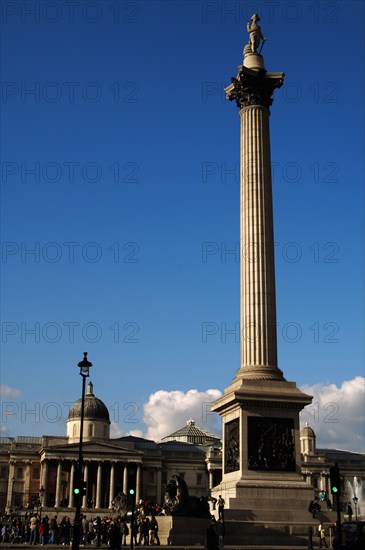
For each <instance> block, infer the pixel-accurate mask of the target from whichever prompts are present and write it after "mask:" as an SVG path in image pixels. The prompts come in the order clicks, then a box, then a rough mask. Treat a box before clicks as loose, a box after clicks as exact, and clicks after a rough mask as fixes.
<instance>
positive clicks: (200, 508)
mask: <svg viewBox="0 0 365 550" xmlns="http://www.w3.org/2000/svg"><path fill="white" fill-rule="evenodd" d="M163 510H164V513H165V514H166V515H171V516H194V517H200V518H202V517H210V512H209V504H208V500H207V498H206V497H195V496H190V495H189V490H188V486H187V485H186V483H185V480H184V479H183V478H182V477H180V476H178V475H173V476H172V477H171V478H170V479H169V481H168V482H167V484H166V488H165V495H164V504H163Z"/></svg>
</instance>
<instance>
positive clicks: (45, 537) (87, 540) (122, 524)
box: [0, 513, 160, 550]
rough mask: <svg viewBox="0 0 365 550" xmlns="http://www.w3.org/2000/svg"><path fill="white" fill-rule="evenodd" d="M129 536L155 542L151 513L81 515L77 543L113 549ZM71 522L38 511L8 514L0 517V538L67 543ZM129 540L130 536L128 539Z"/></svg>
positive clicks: (145, 542)
mask: <svg viewBox="0 0 365 550" xmlns="http://www.w3.org/2000/svg"><path fill="white" fill-rule="evenodd" d="M129 535H130V536H131V537H133V542H134V544H135V545H137V546H138V545H141V546H149V545H159V544H160V539H159V536H158V522H157V520H156V517H155V516H154V515H152V516H151V518H149V517H148V516H139V517H138V518H137V519H135V520H134V521H132V522H129V523H127V521H125V520H123V519H121V518H117V519H115V518H113V517H104V518H101V517H100V516H97V517H95V518H93V517H87V516H85V515H84V516H83V517H82V521H81V529H80V544H81V545H84V546H85V545H94V546H96V547H100V546H101V545H108V546H109V548H110V549H111V550H113V549H114V550H117V549H118V548H120V547H121V546H126V545H127V537H128V536H129ZM72 536H73V524H72V522H71V521H70V518H69V517H68V516H64V517H63V518H62V519H61V520H60V519H59V518H58V516H53V517H51V518H49V517H48V515H46V514H45V515H43V517H42V518H41V517H40V516H39V514H38V513H34V514H29V515H28V514H27V515H26V516H25V517H21V516H15V515H14V516H8V517H3V518H1V519H0V541H1V542H5V543H6V542H9V543H26V544H29V545H37V544H40V545H46V544H59V545H63V546H67V545H69V544H70V542H71V541H72ZM129 540H130V539H129Z"/></svg>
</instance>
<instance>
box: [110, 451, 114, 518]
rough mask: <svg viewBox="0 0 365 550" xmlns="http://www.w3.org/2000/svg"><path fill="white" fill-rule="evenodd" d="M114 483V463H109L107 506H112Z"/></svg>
mask: <svg viewBox="0 0 365 550" xmlns="http://www.w3.org/2000/svg"><path fill="white" fill-rule="evenodd" d="M114 485H115V464H114V462H112V463H111V464H110V485H109V508H112V507H113V500H114Z"/></svg>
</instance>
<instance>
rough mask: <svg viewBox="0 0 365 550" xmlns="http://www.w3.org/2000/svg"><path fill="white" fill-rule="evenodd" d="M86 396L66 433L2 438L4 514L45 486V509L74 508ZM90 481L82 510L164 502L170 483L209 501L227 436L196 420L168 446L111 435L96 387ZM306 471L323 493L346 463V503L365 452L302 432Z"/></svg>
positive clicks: (87, 443)
mask: <svg viewBox="0 0 365 550" xmlns="http://www.w3.org/2000/svg"><path fill="white" fill-rule="evenodd" d="M80 418H81V399H79V400H78V401H76V403H75V404H74V405H73V407H72V408H71V409H70V412H69V415H68V420H67V429H66V436H65V437H62V436H43V437H21V436H18V437H16V438H9V437H2V438H0V510H1V511H4V510H7V511H10V510H14V509H18V508H19V509H21V508H29V507H33V506H34V504H35V503H38V502H39V491H40V488H41V487H42V488H43V489H44V496H43V503H42V504H43V507H44V509H47V510H49V511H51V509H53V510H54V511H55V512H60V513H62V512H64V513H65V515H66V514H67V509H69V510H70V511H71V509H73V508H74V502H73V496H72V486H73V478H74V475H75V470H76V464H77V459H78V450H79V446H78V442H79V437H80ZM83 441H84V443H83V457H84V480H85V481H86V482H87V494H86V495H85V496H84V497H83V503H82V508H83V510H84V511H88V512H89V513H90V512H92V513H96V512H97V513H103V512H104V513H105V512H107V510H108V509H110V508H111V505H112V501H113V499H114V497H115V496H116V495H117V494H118V493H119V492H124V493H125V494H127V493H128V490H129V489H130V488H134V489H135V491H136V500H137V501H138V500H139V499H140V498H143V500H145V501H146V500H150V501H152V502H157V503H161V502H162V500H163V492H164V487H165V485H166V483H167V481H168V480H169V478H170V477H171V476H172V475H174V474H178V475H180V476H181V477H183V478H184V479H185V481H186V483H187V485H188V487H189V492H190V494H191V495H196V496H209V494H210V489H211V488H213V487H214V486H216V485H218V484H219V483H220V481H221V479H222V450H221V441H220V439H219V438H218V437H217V436H215V435H212V434H210V433H208V432H207V431H205V430H204V429H202V428H199V427H197V426H196V425H195V422H194V421H193V420H188V421H187V424H186V426H184V427H183V428H181V429H180V430H178V431H176V432H174V433H173V434H170V435H167V436H166V437H164V438H163V439H162V440H161V441H160V442H154V441H150V440H147V439H143V438H139V437H134V436H125V437H120V438H116V439H111V438H110V418H109V412H108V409H107V407H106V406H105V404H104V403H103V402H102V401H101V400H100V399H98V398H97V397H95V395H94V393H93V385H92V384H91V383H89V385H88V388H87V393H86V395H85V417H84V432H83ZM301 452H302V474H303V477H304V479H305V480H306V481H307V483H308V484H309V485H313V487H314V490H315V491H316V492H317V493H318V492H319V491H321V490H325V491H329V468H330V466H332V465H333V464H334V463H335V462H338V464H339V467H340V470H341V475H342V476H343V484H344V490H345V491H347V493H346V498H347V499H348V500H349V499H350V498H352V496H353V495H351V494H350V493H351V488H350V485H349V484H351V485H353V480H354V477H355V476H356V480H357V483H359V484H360V485H361V483H362V484H364V482H365V455H363V454H359V453H353V452H348V451H337V450H333V449H317V448H316V441H315V433H314V431H313V430H312V429H311V428H310V427H309V426H306V427H305V428H304V429H303V430H302V432H301Z"/></svg>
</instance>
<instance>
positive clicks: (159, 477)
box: [156, 468, 162, 504]
mask: <svg viewBox="0 0 365 550" xmlns="http://www.w3.org/2000/svg"><path fill="white" fill-rule="evenodd" d="M161 489H162V473H161V468H157V491H156V499H157V502H158V504H161V502H162V498H161V497H162V494H161Z"/></svg>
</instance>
